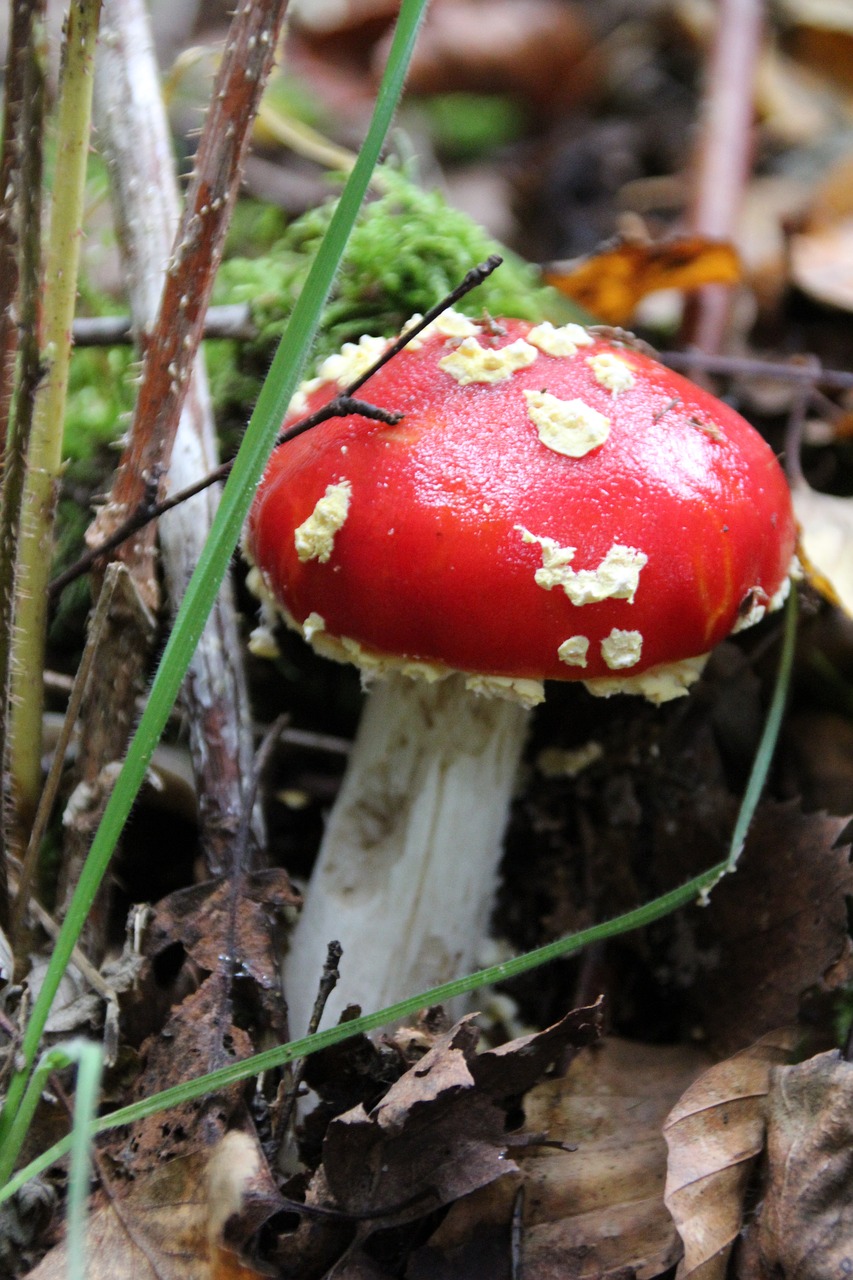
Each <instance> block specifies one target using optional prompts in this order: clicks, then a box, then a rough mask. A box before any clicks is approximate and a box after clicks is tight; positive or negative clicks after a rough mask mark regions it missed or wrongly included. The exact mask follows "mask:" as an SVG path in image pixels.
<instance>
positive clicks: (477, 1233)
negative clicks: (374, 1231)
mask: <svg viewBox="0 0 853 1280" xmlns="http://www.w3.org/2000/svg"><path fill="white" fill-rule="evenodd" d="M707 1061H708V1059H707V1057H706V1056H705V1054H704V1053H703V1052H702V1051H701V1050H698V1049H694V1048H692V1047H690V1046H672V1047H669V1046H660V1045H642V1044H632V1043H630V1042H628V1041H624V1040H617V1039H611V1038H608V1039H607V1040H604V1041H602V1042H601V1043H600V1044H598V1045H594V1046H593V1047H591V1048H590V1049H586V1050H584V1051H583V1052H581V1053H580V1054H578V1056H577V1058H576V1059H575V1061H574V1062H573V1063H572V1065H571V1067H570V1068H569V1071H568V1074H567V1075H566V1076H565V1077H564V1078H563V1079H559V1080H549V1081H546V1082H544V1083H543V1084H541V1085H537V1087H536V1088H535V1089H533V1090H531V1091H530V1092H529V1093H528V1094H527V1095H526V1097H525V1098H524V1101H523V1107H524V1114H525V1130H526V1131H529V1132H531V1133H533V1134H539V1133H542V1134H546V1135H547V1137H548V1139H549V1140H550V1141H552V1142H563V1143H568V1144H571V1147H576V1150H572V1149H568V1150H567V1149H565V1148H563V1149H560V1148H558V1147H545V1146H542V1145H541V1144H540V1145H536V1144H534V1145H532V1146H530V1147H529V1148H526V1149H515V1150H514V1151H513V1157H514V1159H515V1160H516V1162H517V1164H518V1166H519V1170H520V1172H519V1173H518V1174H516V1175H514V1176H513V1177H511V1178H504V1179H502V1180H501V1181H500V1182H497V1183H494V1184H493V1185H492V1186H490V1187H487V1188H484V1189H483V1190H482V1191H479V1192H476V1193H475V1194H473V1195H471V1196H466V1198H465V1199H464V1200H462V1201H460V1202H459V1203H458V1204H456V1205H454V1206H453V1208H452V1209H451V1211H450V1213H449V1214H448V1216H447V1217H446V1218H445V1220H444V1222H443V1223H442V1224H441V1226H440V1227H439V1228H438V1230H437V1231H436V1233H435V1234H434V1235H433V1237H432V1239H431V1240H430V1242H429V1246H428V1247H427V1248H426V1249H424V1250H421V1251H420V1252H419V1254H418V1255H417V1256H416V1259H415V1261H414V1263H413V1269H411V1270H410V1275H411V1277H412V1280H438V1277H442V1278H443V1277H446V1276H449V1275H452V1276H453V1277H454V1280H479V1278H480V1277H481V1276H483V1275H484V1274H488V1275H489V1276H490V1277H492V1280H497V1278H498V1277H503V1276H507V1277H508V1276H509V1275H510V1263H509V1249H508V1241H509V1231H510V1226H509V1224H510V1219H511V1215H512V1210H513V1203H514V1200H515V1197H516V1194H517V1192H518V1189H519V1186H523V1187H524V1211H523V1231H522V1237H521V1257H522V1263H523V1269H524V1275H525V1278H526V1280H563V1278H564V1277H567V1276H572V1277H573V1280H582V1278H583V1277H596V1278H598V1277H604V1276H611V1275H616V1274H619V1275H624V1274H627V1273H628V1270H629V1269H630V1273H631V1275H634V1276H636V1277H637V1278H638V1280H642V1278H643V1277H651V1276H656V1275H659V1274H660V1273H661V1272H662V1271H664V1270H665V1269H666V1268H667V1267H668V1266H670V1265H672V1263H673V1262H674V1261H675V1259H676V1258H677V1257H678V1254H679V1252H680V1246H679V1242H678V1237H677V1234H676V1232H675V1228H674V1226H673V1223H672V1220H671V1218H670V1216H669V1214H668V1212H667V1210H666V1208H665V1206H664V1203H663V1185H664V1177H665V1171H666V1148H665V1144H664V1141H663V1138H662V1137H661V1131H660V1130H661V1123H662V1121H663V1119H664V1117H665V1115H666V1113H667V1110H668V1109H669V1107H670V1106H671V1105H672V1102H673V1100H674V1099H675V1098H677V1097H678V1096H679V1094H680V1093H681V1092H683V1090H684V1088H685V1087H686V1085H687V1083H688V1082H689V1081H691V1080H693V1079H695V1078H696V1075H697V1073H698V1072H699V1071H701V1070H702V1069H703V1068H704V1066H705V1065H706V1064H707ZM484 1259H488V1264H486V1263H485V1262H484Z"/></svg>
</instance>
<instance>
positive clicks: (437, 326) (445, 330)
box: [401, 307, 480, 351]
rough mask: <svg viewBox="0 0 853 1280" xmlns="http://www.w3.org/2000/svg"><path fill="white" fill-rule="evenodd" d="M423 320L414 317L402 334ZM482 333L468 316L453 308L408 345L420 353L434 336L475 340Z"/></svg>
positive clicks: (437, 317)
mask: <svg viewBox="0 0 853 1280" xmlns="http://www.w3.org/2000/svg"><path fill="white" fill-rule="evenodd" d="M422 319H423V316H421V315H413V316H412V317H411V318H410V319H409V320H407V321H406V323H405V324H404V325H403V328H402V330H401V333H405V332H406V331H407V330H408V329H412V328H413V327H414V326H415V325H416V324H418V323H419V322H420V321H421V320H422ZM479 332H480V328H479V326H478V325H477V324H476V323H475V322H474V321H473V320H471V319H470V318H469V317H468V316H466V315H463V314H462V312H461V311H454V309H453V307H448V308H447V310H446V311H442V313H441V315H440V316H436V318H435V319H434V320H433V321H431V322H430V324H428V325H427V326H426V328H425V329H422V330H421V332H420V333H419V334H418V335H417V336H416V337H414V338H412V340H411V342H409V343H408V344H407V346H408V350H409V351H419V350H420V348H421V347H422V346H423V344H424V343H425V342H426V340H427V338H431V337H432V336H433V335H434V334H438V335H439V336H440V337H442V338H473V337H476V335H477V334H478V333H479Z"/></svg>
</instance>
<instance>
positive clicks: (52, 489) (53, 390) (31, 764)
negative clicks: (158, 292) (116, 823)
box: [9, 0, 101, 847]
mask: <svg viewBox="0 0 853 1280" xmlns="http://www.w3.org/2000/svg"><path fill="white" fill-rule="evenodd" d="M100 13H101V0H80V2H79V3H74V4H72V5H71V6H70V9H69V13H68V24H67V34H66V41H65V50H64V53H65V58H64V65H63V71H62V81H61V85H60V94H59V105H58V112H57V135H58V137H57V170H56V183H55V189H54V193H53V201H52V205H51V217H50V233H49V237H48V245H47V252H46V254H45V282H44V304H43V306H44V312H43V322H44V328H43V335H44V346H43V349H42V352H41V365H42V379H41V382H40V383H39V387H38V390H37V392H36V399H35V405H34V412H33V425H32V432H31V436H30V446H29V456H28V461H27V478H26V482H25V486H24V498H23V520H22V526H21V531H20V538H19V543H18V570H17V584H16V598H17V603H16V609H15V627H14V636H13V655H12V672H11V694H12V696H11V714H10V724H9V730H10V732H9V777H10V784H11V805H12V822H11V823H10V835H11V837H12V839H13V842H14V843H15V844H16V845H18V846H21V847H22V846H23V845H25V844H26V840H27V835H28V832H29V828H30V824H31V822H32V818H33V815H34V813H35V809H36V805H37V803H38V794H39V789H40V786H41V755H42V732H41V725H42V712H43V704H44V693H43V672H44V654H45V640H46V633H47V584H48V580H49V575H50V565H51V551H52V546H53V519H54V512H55V509H56V496H57V485H58V481H59V474H60V470H61V466H62V429H63V423H64V420H65V401H66V394H67V390H68V371H69V365H70V360H71V327H72V324H73V321H74V306H75V302H76V298H77V273H78V265H79V261H80V241H81V237H82V222H83V201H84V192H85V182H86V161H87V158H88V152H89V130H90V124H91V118H92V85H93V70H94V57H95V41H96V38H97V34H98V22H99V19H100Z"/></svg>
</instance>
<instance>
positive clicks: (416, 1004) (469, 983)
mask: <svg viewBox="0 0 853 1280" xmlns="http://www.w3.org/2000/svg"><path fill="white" fill-rule="evenodd" d="M797 616H798V606H797V595H796V591H794V590H792V592H791V595H790V597H789V599H788V602H787V605H786V608H785V621H784V630H783V639H782V652H781V655H780V659H779V666H778V669H777V673H776V679H775V683H774V688H773V694H772V698H771V702H770V707H769V709H768V713H767V718H766V720H765V724H764V729H763V732H762V736H761V741H760V744H759V747H758V751H757V752H756V757H755V761H754V763H753V767H752V771H751V773H750V778H749V782H748V784H747V788H746V791H745V793H744V796H743V799H742V801H741V806H740V812H739V814H738V818H737V821H736V823H735V827H734V831H733V833H732V839H731V843H730V847H729V855H728V857H727V858H726V859H725V860H724V861H723V862H719V863H717V864H716V866H713V867H710V868H709V869H708V870H707V871H703V872H702V873H701V874H700V875H698V876H694V877H693V878H692V879H691V880H688V881H687V882H686V883H685V884H683V885H679V886H678V888H676V889H671V890H670V891H669V893H665V894H662V895H661V896H660V897H659V898H654V899H653V900H652V901H651V902H647V903H644V904H643V906H641V907H636V908H635V909H634V910H633V911H627V912H625V913H624V914H623V915H621V916H616V917H615V918H614V919H612V920H605V921H603V922H602V923H601V924H596V925H591V926H590V928H588V929H583V930H581V931H580V932H579V933H573V934H569V935H568V936H567V937H565V938H558V939H557V940H556V941H555V942H549V943H548V944H547V945H546V946H544V947H538V948H537V949H536V950H535V951H528V952H526V953H525V954H524V955H521V956H516V957H514V958H513V959H512V960H506V961H504V962H503V963H501V964H497V965H491V966H490V967H489V968H487V969H480V970H478V971H477V972H476V973H472V974H468V975H467V976H466V977H464V978H458V979H456V980H454V981H453V982H445V983H443V984H442V985H441V986H439V987H433V988H432V990H430V991H422V992H419V993H418V994H417V995H414V996H410V997H409V998H408V999H406V1000H401V1001H399V1002H398V1003H397V1004H395V1005H391V1006H389V1007H388V1008H387V1009H380V1010H379V1011H378V1012H376V1013H369V1014H365V1015H363V1016H362V1017H360V1018H354V1019H353V1020H352V1021H351V1022H343V1023H338V1025H337V1026H334V1027H328V1028H327V1029H326V1030H325V1031H319V1032H316V1033H315V1034H314V1035H311V1036H304V1037H303V1038H302V1039H300V1040H292V1041H291V1042H290V1043H289V1044H285V1045H278V1046H276V1048H274V1049H267V1050H266V1051H265V1052H263V1053H259V1054H256V1055H255V1056H254V1057H252V1058H247V1059H246V1060H245V1061H243V1062H239V1063H235V1064H234V1065H233V1066H228V1067H223V1068H221V1069H220V1070H218V1071H213V1072H210V1074H208V1075H206V1076H200V1077H198V1079H196V1080H190V1081H186V1082H185V1083H183V1084H180V1085H176V1086H175V1087H174V1088H172V1089H166V1090H164V1091H163V1092H162V1093H158V1094H154V1095H152V1096H151V1097H150V1098H143V1099H142V1101H140V1102H135V1103H132V1104H131V1105H130V1106H127V1107H122V1108H121V1109H120V1110H118V1111H114V1112H113V1113H112V1114H111V1115H109V1116H106V1117H105V1118H104V1119H102V1120H99V1121H97V1122H96V1124H95V1126H94V1129H93V1133H95V1134H98V1133H104V1132H106V1131H107V1130H109V1129H114V1128H119V1127H120V1126H122V1125H126V1124H131V1123H132V1122H135V1121H137V1120H142V1119H144V1118H145V1117H146V1116H150V1115H156V1114H157V1113H158V1112H160V1111H165V1110H167V1108H169V1107H174V1106H177V1105H179V1104H180V1103H185V1102H189V1101H191V1100H192V1099H193V1098H198V1097H201V1096H203V1095H204V1094H205V1093H208V1092H209V1091H211V1090H213V1089H215V1088H217V1089H218V1088H223V1087H224V1086H226V1085H232V1084H235V1083H237V1082H238V1081H240V1080H246V1079H249V1078H250V1077H251V1076H255V1075H259V1074H260V1073H261V1072H262V1071H269V1070H272V1069H273V1068H275V1067H280V1066H282V1065H283V1064H284V1063H287V1062H292V1061H293V1060H294V1059H296V1058H305V1057H307V1056H308V1055H309V1054H312V1053H317V1052H318V1051H319V1050H321V1049H327V1048H329V1047H330V1046H331V1045H335V1044H340V1043H341V1042H342V1041H344V1040H348V1039H349V1038H350V1037H351V1036H356V1035H363V1034H365V1033H366V1032H368V1031H375V1030H376V1029H377V1028H378V1027H381V1026H384V1025H385V1024H386V1023H389V1022H397V1021H398V1020H399V1019H401V1018H405V1017H408V1016H410V1015H411V1014H413V1013H416V1012H417V1011H418V1010H419V1009H423V1008H424V1007H425V1006H430V1005H435V1004H441V1003H442V1002H444V1001H447V1000H450V999H453V998H454V997H455V996H458V995H464V994H465V993H467V992H470V991H476V990H477V989H478V988H480V987H485V986H491V985H493V984H494V983H496V982H503V981H506V980H507V979H508V978H514V977H518V976H519V975H520V974H522V973H528V972H530V971H531V970H533V969H537V968H539V967H540V966H541V965H543V964H548V962H549V961H551V960H556V959H559V958H562V957H565V956H568V955H572V954H573V953H574V952H576V951H581V950H582V949H583V948H584V947H586V946H588V945H589V944H590V943H593V942H602V941H604V940H606V939H608V938H615V937H619V936H620V935H621V934H624V933H630V932H631V931H632V930H633V929H640V928H642V927H643V926H645V925H648V924H652V923H653V922H654V921H656V920H661V919H663V917H664V916H667V915H670V914H671V913H672V912H673V911H677V910H678V908H679V907H684V906H687V905H688V904H689V903H691V902H695V901H696V900H697V899H699V900H700V901H704V900H705V899H706V898H707V895H708V894H709V893H710V892H711V891H712V889H713V887H714V885H715V884H717V883H718V882H719V881H720V879H721V878H722V877H723V876H724V875H725V874H726V873H727V872H728V871H730V870H733V869H734V867H735V864H736V862H737V857H738V854H739V853H740V849H741V848H742V845H743V841H744V839H745V836H746V831H747V829H748V828H749V825H750V822H751V821H752V818H753V815H754V813H755V809H756V807H757V804H758V800H759V797H760V795H761V791H762V788H763V786H764V783H765V781H766V779H767V773H768V770H769V768H770V762H771V759H772V757H773V751H774V749H775V746H776V742H777V740H778V737H779V728H780V726H781V721H782V711H783V709H784V705H785V700H786V698H787V694H788V689H789V687H790V682H791V671H792V668H793V660H794V649H795V644H796V635H797ZM33 1087H34V1086H33ZM35 1096H36V1097H37V1096H38V1089H37V1088H36V1089H35ZM21 1137H23V1133H22V1134H21ZM70 1147H71V1138H70V1137H67V1138H62V1139H61V1140H60V1141H59V1142H57V1143H55V1144H54V1146H53V1147H51V1148H50V1149H49V1150H48V1151H45V1152H44V1153H43V1154H42V1155H40V1156H38V1157H37V1158H36V1159H35V1160H33V1161H31V1162H30V1164H28V1165H27V1166H26V1167H25V1168H23V1169H21V1170H20V1171H19V1172H18V1173H17V1174H15V1176H14V1177H13V1178H10V1179H9V1181H8V1182H7V1183H6V1185H5V1186H4V1187H2V1189H0V1204H2V1202H3V1201H4V1200H6V1199H8V1197H9V1196H11V1195H12V1194H14V1192H15V1191H17V1190H18V1189H19V1188H20V1187H22V1186H23V1185H24V1183H25V1182H27V1181H29V1179H30V1178H34V1177H36V1176H37V1175H38V1174H40V1173H42V1172H43V1171H44V1170H45V1169H47V1168H49V1167H50V1166H51V1165H52V1164H54V1163H55V1162H56V1161H57V1160H60V1159H62V1157H63V1156H64V1155H66V1154H67V1153H68V1151H69V1150H70Z"/></svg>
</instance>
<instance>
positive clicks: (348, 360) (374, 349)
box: [319, 333, 388, 390]
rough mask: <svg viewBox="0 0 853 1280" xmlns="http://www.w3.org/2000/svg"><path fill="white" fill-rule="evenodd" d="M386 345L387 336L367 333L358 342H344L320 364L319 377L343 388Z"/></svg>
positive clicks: (358, 374) (379, 354)
mask: <svg viewBox="0 0 853 1280" xmlns="http://www.w3.org/2000/svg"><path fill="white" fill-rule="evenodd" d="M387 346H388V339H387V338H375V337H373V336H371V334H369V333H365V334H364V335H363V336H362V337H361V338H359V340H358V342H345V343H344V345H343V346H342V347H341V349H340V351H338V352H337V353H336V354H335V355H332V356H327V357H326V359H325V360H324V361H323V363H322V364H321V365H320V370H319V374H320V377H321V378H322V379H323V381H324V382H336V383H337V384H338V386H339V387H340V388H341V389H342V390H343V388H344V387H348V386H349V384H350V383H351V382H355V380H356V379H357V378H360V377H361V375H362V374H363V373H366V372H367V370H368V369H369V368H370V366H371V365H372V364H375V362H376V361H377V360H378V359H379V357H380V356H381V355H382V354H383V352H384V351H385V349H386V348H387Z"/></svg>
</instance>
